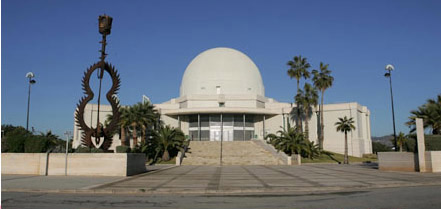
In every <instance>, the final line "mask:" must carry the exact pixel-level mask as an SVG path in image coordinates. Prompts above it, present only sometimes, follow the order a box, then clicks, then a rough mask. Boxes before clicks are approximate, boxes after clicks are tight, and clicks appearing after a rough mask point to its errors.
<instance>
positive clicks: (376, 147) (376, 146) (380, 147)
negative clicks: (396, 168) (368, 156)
mask: <svg viewBox="0 0 441 209" xmlns="http://www.w3.org/2000/svg"><path fill="white" fill-rule="evenodd" d="M389 151H392V148H391V147H389V146H387V145H384V144H382V143H380V142H372V152H373V153H375V154H377V153H378V152H389Z"/></svg>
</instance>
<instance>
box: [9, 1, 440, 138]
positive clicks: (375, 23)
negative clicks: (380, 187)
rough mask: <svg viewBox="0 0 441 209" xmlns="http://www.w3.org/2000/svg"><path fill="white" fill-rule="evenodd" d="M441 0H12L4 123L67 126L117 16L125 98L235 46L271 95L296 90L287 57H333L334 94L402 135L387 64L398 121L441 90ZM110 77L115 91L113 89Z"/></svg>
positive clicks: (115, 39) (174, 84)
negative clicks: (108, 19)
mask: <svg viewBox="0 0 441 209" xmlns="http://www.w3.org/2000/svg"><path fill="white" fill-rule="evenodd" d="M440 11H441V1H404V0H397V1H352V0H351V1H349V0H348V1H327V0H324V1H278V0H274V1H256V0H253V1H229V0H228V1H226V0H223V1H93V0H75V1H74V0H71V1H59V0H52V1H47V0H46V1H45V0H39V1H32V0H28V1H24V0H3V1H2V7H1V27H2V28H1V29H2V30H1V38H2V42H1V122H2V124H13V125H22V126H25V125H26V105H27V82H28V81H27V80H26V78H25V74H26V73H27V72H29V71H32V72H34V73H35V75H36V78H35V79H36V80H37V84H35V85H34V86H33V87H32V95H31V115H30V126H33V127H35V129H36V130H37V131H43V132H44V131H47V130H53V131H54V132H55V133H56V134H58V135H62V133H63V132H64V131H66V130H72V129H73V126H74V119H73V114H74V110H75V107H76V103H77V102H78V100H79V98H80V97H81V96H82V91H81V85H80V81H81V78H82V75H83V72H84V71H85V70H86V68H87V67H88V66H89V65H91V64H93V63H94V62H96V61H98V57H99V52H98V50H99V48H100V44H99V43H98V42H99V40H100V39H101V37H100V35H99V34H98V29H97V24H98V23H97V17H98V15H100V14H102V13H106V14H108V15H110V16H112V17H113V18H114V21H113V28H112V34H111V35H110V36H109V37H108V42H109V45H108V48H107V49H108V50H107V52H108V54H109V56H108V58H107V60H108V61H110V62H111V63H113V64H114V65H115V66H116V67H117V69H118V70H119V71H120V74H121V79H122V87H121V90H120V92H119V97H120V99H121V102H122V104H124V105H131V104H134V103H136V102H139V101H140V100H141V95H142V94H146V95H148V96H149V97H150V98H151V99H152V101H153V102H154V103H160V102H164V101H167V100H169V99H170V98H174V97H178V96H179V86H180V82H181V77H182V75H183V73H184V70H185V68H186V66H187V65H188V64H189V63H190V61H191V60H192V58H194V57H195V56H196V55H197V54H199V53H200V52H202V51H204V50H206V49H209V48H213V47H219V46H223V47H231V48H235V49H238V50H240V51H242V52H244V53H246V54H247V55H248V56H249V57H250V58H251V59H252V60H253V61H254V62H255V63H256V65H257V66H258V67H259V69H260V71H261V74H262V77H263V81H264V85H265V89H266V95H267V96H269V97H272V98H275V99H276V100H278V101H283V102H290V101H292V100H293V96H294V92H295V91H296V89H295V81H294V80H290V79H289V78H288V76H287V75H286V71H287V69H288V68H287V66H286V62H287V61H288V60H290V59H292V57H293V56H295V55H299V54H301V55H303V56H306V57H307V58H308V60H309V61H310V62H311V64H312V66H313V68H317V67H318V65H319V63H320V61H323V62H325V63H329V65H330V69H331V70H332V71H333V72H332V74H333V76H334V77H335V83H334V85H333V87H332V88H331V89H329V90H328V91H327V92H326V94H325V103H339V102H358V103H360V104H362V105H365V106H367V107H368V108H369V109H370V111H371V127H372V135H373V136H382V135H386V134H391V133H392V125H391V124H392V118H391V111H390V94H389V83H388V80H387V79H386V78H384V77H383V75H384V73H385V70H384V66H385V65H386V64H389V63H391V64H393V65H395V68H396V71H394V72H393V87H394V96H395V110H396V120H397V129H398V131H403V132H405V133H407V132H408V131H409V129H408V128H407V127H406V126H405V125H404V122H406V121H407V117H408V116H409V111H410V110H412V109H415V108H417V107H418V106H419V105H421V104H423V103H424V102H425V101H426V99H428V98H434V97H435V96H436V95H437V94H440V93H441V82H440V80H441V69H440V65H439V61H440V60H441V52H440V49H441V26H440V23H441V12H440ZM94 84H96V82H95V83H94ZM106 86H107V87H108V83H106V84H105V85H104V88H103V89H108V88H107V87H106Z"/></svg>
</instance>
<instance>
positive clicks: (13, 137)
mask: <svg viewBox="0 0 441 209" xmlns="http://www.w3.org/2000/svg"><path fill="white" fill-rule="evenodd" d="M2 130H3V131H4V133H3V134H4V136H3V137H2V152H24V150H25V148H24V144H25V141H26V139H27V138H28V137H29V136H31V135H32V134H31V132H29V131H26V129H25V128H23V127H21V126H18V127H15V126H12V125H2Z"/></svg>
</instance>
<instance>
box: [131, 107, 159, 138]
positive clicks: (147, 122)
mask: <svg viewBox="0 0 441 209" xmlns="http://www.w3.org/2000/svg"><path fill="white" fill-rule="evenodd" d="M133 108H135V109H136V114H137V118H138V119H137V120H138V125H139V128H140V130H141V140H142V142H145V140H146V137H147V134H146V131H147V129H150V130H152V129H153V127H154V126H155V124H156V123H157V121H158V120H159V114H158V112H157V111H156V110H155V109H154V106H153V105H152V104H151V103H150V102H143V103H137V104H135V105H134V106H133Z"/></svg>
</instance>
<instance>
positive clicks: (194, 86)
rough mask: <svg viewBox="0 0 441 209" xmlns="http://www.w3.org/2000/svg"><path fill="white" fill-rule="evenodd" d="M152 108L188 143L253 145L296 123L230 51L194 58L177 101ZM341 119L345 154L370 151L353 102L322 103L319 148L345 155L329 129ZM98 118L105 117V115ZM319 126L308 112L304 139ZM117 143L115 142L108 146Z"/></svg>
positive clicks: (361, 110) (243, 58)
mask: <svg viewBox="0 0 441 209" xmlns="http://www.w3.org/2000/svg"><path fill="white" fill-rule="evenodd" d="M155 107H156V109H157V110H158V112H159V113H160V114H161V120H162V121H163V122H164V123H165V124H168V125H171V126H173V127H179V128H181V130H182V131H183V132H184V133H185V135H186V136H187V138H188V139H189V140H191V141H205V142H210V141H213V142H214V141H222V142H229V141H254V142H257V141H262V140H263V139H264V138H265V136H266V135H267V134H269V133H276V132H277V131H279V130H281V129H282V128H283V127H286V126H287V123H288V122H290V123H291V124H294V123H295V122H294V120H295V118H293V116H292V114H291V112H292V109H293V104H291V103H282V102H278V101H275V100H274V99H272V98H270V97H266V96H265V87H264V85H263V80H262V76H261V75H260V72H259V69H258V67H257V66H256V64H255V63H254V62H253V61H252V60H251V59H250V58H249V57H248V56H247V55H245V54H244V53H242V52H240V51H237V50H235V49H231V48H213V49H209V50H206V51H204V52H202V53H200V54H199V55H198V56H196V57H195V58H194V59H193V60H192V61H191V62H190V64H189V65H188V66H187V68H186V70H185V72H184V75H183V77H182V83H181V86H180V95H179V97H177V98H173V99H171V100H169V101H167V102H164V103H161V104H155ZM88 108H89V109H87V107H86V112H87V111H92V112H93V109H94V108H95V109H96V107H94V106H93V105H90V106H89V107H88ZM102 109H103V110H105V109H106V108H105V107H103V108H102ZM107 109H109V110H110V108H107ZM86 114H89V113H86ZM90 115H91V117H93V114H90ZM344 116H347V117H353V118H354V121H355V124H354V125H355V127H356V130H355V131H353V132H351V133H350V134H349V135H348V147H349V155H352V156H362V155H363V154H366V153H372V146H371V144H372V142H371V135H370V121H369V116H370V113H369V110H368V109H367V107H365V106H362V105H359V104H358V103H356V102H351V103H340V104H327V105H324V120H325V121H324V126H325V130H324V134H325V135H324V138H325V140H324V145H323V146H324V149H325V150H328V151H333V152H337V153H343V152H344V134H342V133H339V132H337V131H336V129H335V125H334V124H335V122H337V121H338V118H339V117H344ZM101 117H103V119H104V118H105V114H102V116H101ZM92 121H93V120H91V122H92ZM319 124H320V122H319V117H317V114H316V111H313V114H312V116H311V117H310V121H309V139H310V140H311V141H315V142H316V143H317V142H318V127H319ZM75 129H76V130H75V135H76V136H74V140H75V141H77V143H76V144H77V145H79V141H80V138H81V137H80V136H81V134H80V132H81V131H80V130H77V128H75ZM118 143H119V140H115V139H114V145H112V147H115V146H117V145H119V144H118ZM74 144H75V143H74ZM214 144H215V143H214ZM74 146H75V145H74Z"/></svg>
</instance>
